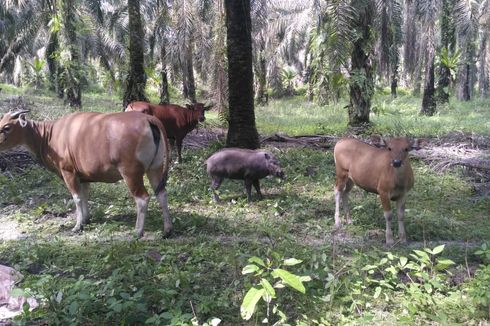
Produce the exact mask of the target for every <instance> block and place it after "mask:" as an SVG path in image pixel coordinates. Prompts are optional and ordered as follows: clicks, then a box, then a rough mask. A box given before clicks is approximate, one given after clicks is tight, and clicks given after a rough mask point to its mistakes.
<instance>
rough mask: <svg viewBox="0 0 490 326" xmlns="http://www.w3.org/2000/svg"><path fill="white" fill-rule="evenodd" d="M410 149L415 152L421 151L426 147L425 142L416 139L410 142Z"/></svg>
mask: <svg viewBox="0 0 490 326" xmlns="http://www.w3.org/2000/svg"><path fill="white" fill-rule="evenodd" d="M410 145H411V146H410V149H411V150H416V151H418V150H419V149H422V147H424V146H425V145H427V140H425V139H418V138H415V139H413V140H412V141H411V144H410Z"/></svg>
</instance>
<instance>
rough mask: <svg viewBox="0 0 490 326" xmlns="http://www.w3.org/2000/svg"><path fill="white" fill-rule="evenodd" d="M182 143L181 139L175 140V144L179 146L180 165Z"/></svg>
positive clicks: (180, 160) (180, 161)
mask: <svg viewBox="0 0 490 326" xmlns="http://www.w3.org/2000/svg"><path fill="white" fill-rule="evenodd" d="M182 141H183V139H182V138H180V137H177V138H176V139H175V143H176V145H177V155H178V157H179V163H182Z"/></svg>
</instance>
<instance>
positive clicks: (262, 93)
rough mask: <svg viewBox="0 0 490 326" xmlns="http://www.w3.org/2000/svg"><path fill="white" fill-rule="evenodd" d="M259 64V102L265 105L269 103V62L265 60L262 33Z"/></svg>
mask: <svg viewBox="0 0 490 326" xmlns="http://www.w3.org/2000/svg"><path fill="white" fill-rule="evenodd" d="M257 45H258V47H259V52H258V58H257V59H258V61H259V62H258V65H257V69H256V72H257V81H258V89H257V104H258V105H263V104H267V100H268V99H267V94H266V92H267V89H266V83H267V62H266V60H265V40H264V37H263V36H262V35H260V39H259V41H258V44H257Z"/></svg>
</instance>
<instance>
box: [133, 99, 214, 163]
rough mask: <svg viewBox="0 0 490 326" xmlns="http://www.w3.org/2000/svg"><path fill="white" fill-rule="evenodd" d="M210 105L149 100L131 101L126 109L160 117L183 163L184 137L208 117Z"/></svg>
mask: <svg viewBox="0 0 490 326" xmlns="http://www.w3.org/2000/svg"><path fill="white" fill-rule="evenodd" d="M208 109H209V106H205V105H204V104H202V103H194V104H188V105H186V107H185V108H184V107H182V106H179V105H176V104H152V103H148V102H142V101H136V102H131V103H129V104H128V106H127V107H126V111H138V112H143V113H146V114H149V115H153V116H155V117H157V118H158V119H160V121H161V122H162V123H163V126H164V127H165V131H166V132H167V137H168V138H169V139H171V140H173V141H175V144H176V146H177V155H178V158H179V163H182V141H183V140H184V137H185V136H186V135H187V134H188V133H189V132H190V131H192V130H193V129H194V128H195V127H196V126H197V124H198V123H199V122H204V120H205V119H206V118H205V116H204V111H206V110H208Z"/></svg>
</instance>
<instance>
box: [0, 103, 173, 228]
mask: <svg viewBox="0 0 490 326" xmlns="http://www.w3.org/2000/svg"><path fill="white" fill-rule="evenodd" d="M27 112H28V111H27V110H22V111H17V112H9V113H7V114H5V115H3V117H2V118H1V120H0V151H3V150H7V149H10V148H12V147H15V146H18V145H23V146H25V147H26V148H27V149H28V150H29V151H30V152H31V153H33V154H34V155H35V156H36V157H37V158H38V159H39V161H40V162H41V163H42V164H43V165H44V166H46V167H47V168H48V169H50V170H51V171H53V172H55V173H56V174H57V175H58V176H60V177H61V178H62V179H63V180H64V181H65V184H66V186H67V187H68V190H69V191H70V192H71V194H72V196H73V200H74V202H75V205H76V216H77V222H76V225H75V227H74V228H73V231H80V230H81V229H82V226H83V225H84V224H86V223H87V222H88V217H89V213H88V191H89V183H90V182H109V183H112V182H116V181H118V180H120V179H124V181H125V182H126V184H127V186H128V188H129V191H130V192H131V195H132V196H133V197H134V200H135V201H136V210H137V219H136V234H137V236H138V237H141V236H142V235H143V228H144V223H145V215H146V211H147V207H148V201H149V198H150V196H149V195H148V192H147V191H146V188H145V186H144V180H143V176H144V174H146V175H147V177H148V179H149V180H150V184H151V186H152V188H153V190H154V191H155V194H156V197H157V199H158V202H159V204H160V207H161V209H162V211H163V222H164V233H165V235H167V234H169V233H170V232H171V230H172V222H171V220H170V217H169V211H168V204H167V192H166V190H165V185H166V181H167V171H168V167H169V156H170V153H169V145H168V140H167V136H166V134H165V129H164V128H163V126H162V124H161V122H160V120H158V119H156V118H154V117H151V116H146V115H142V114H139V113H135V112H132V113H123V112H120V113H96V112H79V113H73V114H70V115H67V116H65V117H63V118H61V119H59V120H54V121H43V122H36V121H32V120H27V119H26V117H25V113H27Z"/></svg>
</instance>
